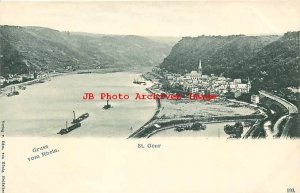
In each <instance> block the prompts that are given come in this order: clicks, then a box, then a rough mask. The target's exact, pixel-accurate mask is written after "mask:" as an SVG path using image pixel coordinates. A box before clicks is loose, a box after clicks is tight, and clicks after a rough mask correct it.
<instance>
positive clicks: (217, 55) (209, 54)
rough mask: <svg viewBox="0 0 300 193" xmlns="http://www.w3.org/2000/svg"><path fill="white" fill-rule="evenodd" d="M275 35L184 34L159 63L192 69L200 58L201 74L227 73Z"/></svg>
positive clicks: (176, 70) (172, 69) (274, 37)
mask: <svg viewBox="0 0 300 193" xmlns="http://www.w3.org/2000/svg"><path fill="white" fill-rule="evenodd" d="M277 38H278V37H277V36H262V37H258V36H244V35H234V36H199V37H195V38H191V37H184V38H183V39H181V40H180V41H179V43H177V44H176V45H175V46H174V47H173V49H172V51H171V53H170V55H169V56H168V57H167V58H165V60H164V61H163V63H162V64H161V67H163V68H166V69H167V70H169V71H173V72H179V73H180V72H184V71H188V72H189V71H191V70H195V69H197V67H198V61H199V59H201V60H202V64H203V71H204V73H205V74H210V73H214V74H220V73H225V74H228V73H229V72H231V70H232V68H233V67H234V66H238V65H239V64H241V63H244V61H246V60H247V59H248V58H249V57H251V56H252V55H253V54H254V53H256V52H258V51H259V49H261V48H262V47H264V46H265V45H267V44H269V43H271V42H272V41H274V40H276V39H277Z"/></svg>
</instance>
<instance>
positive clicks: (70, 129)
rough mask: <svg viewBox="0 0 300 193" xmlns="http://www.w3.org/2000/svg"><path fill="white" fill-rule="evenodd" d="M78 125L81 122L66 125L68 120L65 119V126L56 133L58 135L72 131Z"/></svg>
mask: <svg viewBox="0 0 300 193" xmlns="http://www.w3.org/2000/svg"><path fill="white" fill-rule="evenodd" d="M80 126H81V123H75V124H73V125H71V126H69V127H68V121H66V128H64V129H61V130H60V131H59V132H58V133H57V134H60V135H64V134H67V133H69V132H71V131H73V130H74V129H77V128H78V127H80Z"/></svg>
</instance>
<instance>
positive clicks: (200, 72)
mask: <svg viewBox="0 0 300 193" xmlns="http://www.w3.org/2000/svg"><path fill="white" fill-rule="evenodd" d="M198 73H199V75H200V77H201V76H202V65H201V59H199V66H198Z"/></svg>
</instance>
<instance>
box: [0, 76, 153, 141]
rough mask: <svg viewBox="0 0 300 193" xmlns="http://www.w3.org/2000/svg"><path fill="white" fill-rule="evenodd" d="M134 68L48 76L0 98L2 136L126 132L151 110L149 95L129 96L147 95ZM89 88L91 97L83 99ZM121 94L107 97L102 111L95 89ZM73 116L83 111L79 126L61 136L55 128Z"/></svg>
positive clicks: (94, 134) (112, 135)
mask: <svg viewBox="0 0 300 193" xmlns="http://www.w3.org/2000/svg"><path fill="white" fill-rule="evenodd" d="M138 76H139V75H138V74H136V73H128V72H118V73H107V74H96V73H95V74H94V73H92V74H72V75H65V76H58V77H55V78H52V80H51V81H48V82H45V83H42V84H35V85H31V86H28V87H27V89H26V90H21V91H20V95H17V96H13V97H1V98H0V107H1V109H0V115H1V116H0V119H1V120H0V121H5V134H6V136H45V137H48V136H53V137H54V136H59V137H74V136H75V137H76V136H78V137H79V136H80V137H82V136H95V137H122V138H126V137H128V136H129V135H130V134H131V133H132V132H133V131H134V130H136V129H138V128H140V127H141V126H142V125H143V124H144V123H145V122H147V121H148V120H149V119H150V118H151V117H152V115H153V114H154V113H155V110H156V102H155V101H153V100H144V101H138V100H134V96H135V93H143V94H147V92H146V91H145V88H146V87H147V86H149V85H146V86H143V85H136V84H133V83H132V81H133V80H134V78H137V77H138ZM86 92H92V93H94V94H95V95H96V96H95V97H96V98H95V99H94V100H90V101H86V100H83V99H82V97H83V94H84V93H86ZM102 92H103V93H106V92H108V93H115V94H117V93H124V94H128V95H130V97H131V98H130V99H129V100H113V101H110V104H111V105H112V106H113V108H111V109H110V110H103V109H102V107H103V105H105V103H106V101H105V100H100V99H99V93H102ZM73 110H74V111H75V112H76V116H80V115H81V114H83V113H89V114H90V116H89V117H88V118H87V119H85V120H84V121H82V126H81V127H80V128H77V129H76V130H73V131H71V132H70V133H68V134H67V135H63V136H60V135H57V134H56V133H57V132H58V131H59V130H60V129H61V128H64V127H65V124H66V121H68V123H70V122H71V120H72V118H73V113H72V111H73Z"/></svg>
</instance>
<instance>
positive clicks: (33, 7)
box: [0, 0, 300, 37]
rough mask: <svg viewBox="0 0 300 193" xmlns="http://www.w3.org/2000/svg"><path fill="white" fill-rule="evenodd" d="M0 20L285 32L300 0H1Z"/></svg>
mask: <svg viewBox="0 0 300 193" xmlns="http://www.w3.org/2000/svg"><path fill="white" fill-rule="evenodd" d="M0 25H19V26H42V27H48V28H53V29H57V30H60V31H76V32H89V33H99V34H124V35H129V34H130V35H144V36H176V37H182V36H199V35H232V34H247V35H261V34H282V33H285V32H287V31H296V30H300V0H273V1H272V0H255V1H251V0H245V1H244V0H242V1H241V0H231V1H226V0H214V1H180V2H178V1H164V2H162V1H139V2H137V1H89V2H83V1H73V2H70V1H64V2H55V1H52V2H47V1H45V2H35V1H31V2H29V1H28V2H20V1H15V2H12V1H5V0H4V1H0Z"/></svg>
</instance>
